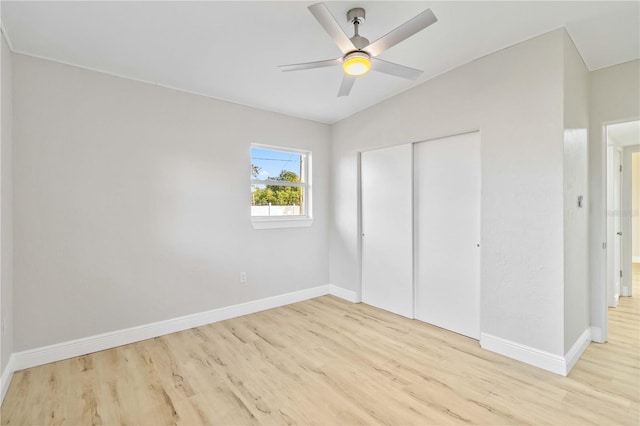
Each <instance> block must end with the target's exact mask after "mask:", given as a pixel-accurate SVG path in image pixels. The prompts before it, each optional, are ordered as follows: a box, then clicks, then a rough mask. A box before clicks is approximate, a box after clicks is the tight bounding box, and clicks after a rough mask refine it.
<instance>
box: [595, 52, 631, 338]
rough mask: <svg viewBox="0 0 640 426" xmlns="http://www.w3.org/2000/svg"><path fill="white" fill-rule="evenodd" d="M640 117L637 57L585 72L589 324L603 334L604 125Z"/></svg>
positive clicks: (604, 303)
mask: <svg viewBox="0 0 640 426" xmlns="http://www.w3.org/2000/svg"><path fill="white" fill-rule="evenodd" d="M638 119H640V60H635V61H630V62H626V63H624V64H620V65H615V66H612V67H608V68H603V69H601V70H598V71H594V72H592V73H590V74H589V128H590V132H589V195H590V199H591V211H590V213H591V217H590V220H589V231H590V237H591V240H590V242H589V260H590V262H589V264H590V268H589V279H590V284H591V324H592V326H594V327H595V328H596V329H600V330H602V332H601V333H597V335H594V340H600V341H601V340H604V339H598V337H600V336H601V337H604V336H606V329H607V304H606V303H607V302H606V300H607V284H606V272H607V270H606V267H607V259H606V251H605V250H604V249H603V248H602V243H603V242H605V241H607V237H606V230H607V224H606V210H607V205H606V199H607V198H606V192H605V191H606V188H605V186H604V185H603V183H604V179H605V176H606V172H607V167H606V163H605V162H606V141H605V140H604V126H605V125H606V124H612V123H616V122H622V121H631V120H638Z"/></svg>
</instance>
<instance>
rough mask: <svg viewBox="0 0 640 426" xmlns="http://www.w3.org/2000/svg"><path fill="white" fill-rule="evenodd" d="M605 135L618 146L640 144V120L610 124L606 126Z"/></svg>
mask: <svg viewBox="0 0 640 426" xmlns="http://www.w3.org/2000/svg"><path fill="white" fill-rule="evenodd" d="M607 137H608V138H609V139H612V140H613V141H614V142H615V144H616V145H618V146H631V145H638V144H640V121H628V122H626V123H620V124H611V125H609V126H607Z"/></svg>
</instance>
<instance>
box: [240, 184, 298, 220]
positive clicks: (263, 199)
mask: <svg viewBox="0 0 640 426" xmlns="http://www.w3.org/2000/svg"><path fill="white" fill-rule="evenodd" d="M303 201H304V188H302V187H292V186H279V185H251V216H267V217H275V216H304V215H305V214H306V213H305V212H304V202H303Z"/></svg>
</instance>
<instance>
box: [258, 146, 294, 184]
mask: <svg viewBox="0 0 640 426" xmlns="http://www.w3.org/2000/svg"><path fill="white" fill-rule="evenodd" d="M302 157H303V155H302V154H300V153H297V152H288V151H278V150H274V149H266V148H258V147H252V148H251V179H260V180H266V179H274V180H285V181H291V182H302V178H301V177H302V176H304V173H303V170H302V167H303V161H302Z"/></svg>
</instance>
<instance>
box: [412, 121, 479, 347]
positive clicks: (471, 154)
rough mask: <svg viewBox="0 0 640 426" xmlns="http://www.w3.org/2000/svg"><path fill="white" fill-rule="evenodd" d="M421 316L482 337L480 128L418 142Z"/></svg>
mask: <svg viewBox="0 0 640 426" xmlns="http://www.w3.org/2000/svg"><path fill="white" fill-rule="evenodd" d="M414 167H415V170H416V172H415V197H416V198H415V200H416V201H415V202H416V228H417V229H416V293H415V296H416V299H415V302H416V303H415V317H416V318H417V319H419V320H422V321H425V322H428V323H430V324H434V325H436V326H439V327H442V328H445V329H447V330H451V331H455V332H457V333H460V334H463V335H466V336H469V337H472V338H475V339H479V337H480V324H479V322H480V248H479V247H478V245H479V243H480V133H479V132H475V133H467V134H464V135H457V136H452V137H448V138H443V139H438V140H433V141H427V142H421V143H418V144H416V145H415V151H414Z"/></svg>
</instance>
